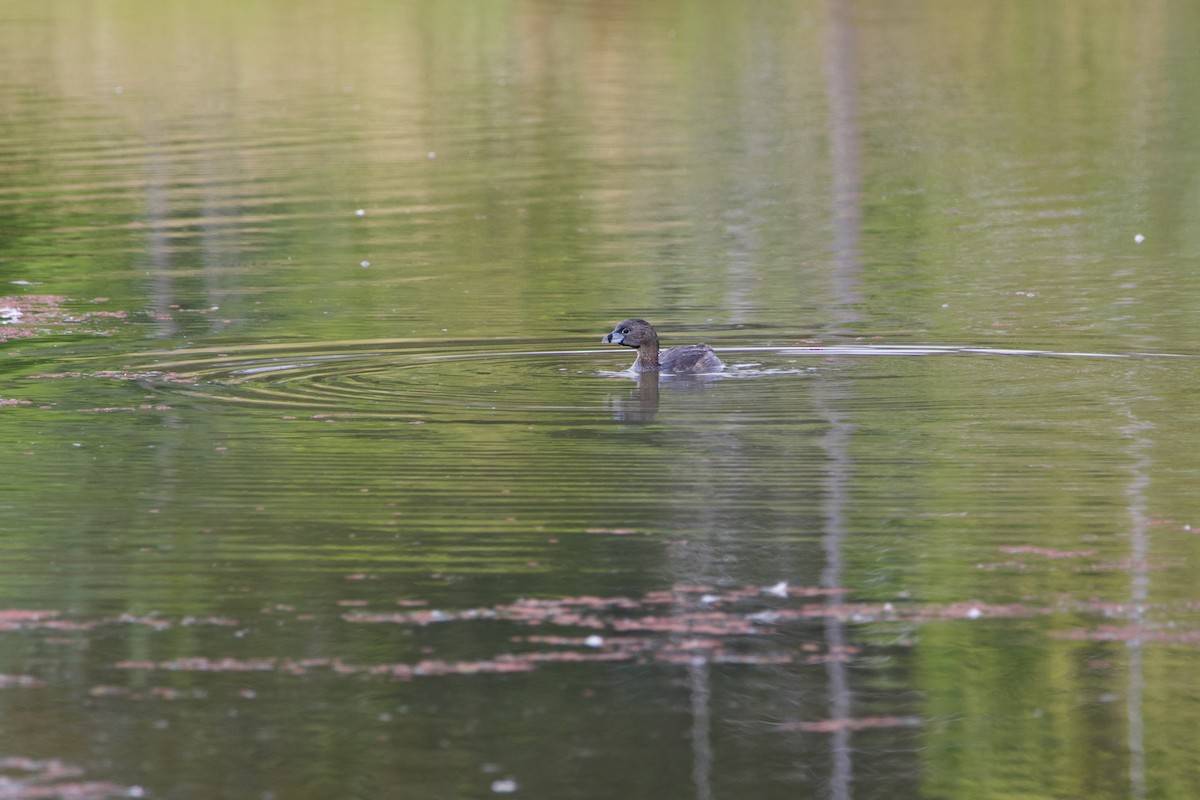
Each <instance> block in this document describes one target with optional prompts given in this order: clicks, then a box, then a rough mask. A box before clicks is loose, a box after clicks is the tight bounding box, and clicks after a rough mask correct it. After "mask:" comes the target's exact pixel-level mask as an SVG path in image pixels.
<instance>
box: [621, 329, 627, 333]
mask: <svg viewBox="0 0 1200 800" xmlns="http://www.w3.org/2000/svg"><path fill="white" fill-rule="evenodd" d="M621 333H629V328H621Z"/></svg>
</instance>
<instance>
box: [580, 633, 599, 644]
mask: <svg viewBox="0 0 1200 800" xmlns="http://www.w3.org/2000/svg"><path fill="white" fill-rule="evenodd" d="M583 643H584V644H586V645H587V646H588V647H603V646H604V637H603V636H597V635H596V634H594V633H593V634H592V635H591V636H589V637H587V638H586V639H584V640H583Z"/></svg>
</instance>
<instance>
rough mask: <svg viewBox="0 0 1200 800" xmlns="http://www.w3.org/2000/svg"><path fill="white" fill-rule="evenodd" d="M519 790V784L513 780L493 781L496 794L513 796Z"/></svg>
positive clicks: (493, 789)
mask: <svg viewBox="0 0 1200 800" xmlns="http://www.w3.org/2000/svg"><path fill="white" fill-rule="evenodd" d="M516 790H517V782H516V781H514V780H512V779H511V778H505V779H503V780H499V781H492V791H493V792H495V793H496V794H512V793H513V792H515V791H516Z"/></svg>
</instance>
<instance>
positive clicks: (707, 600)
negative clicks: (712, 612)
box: [700, 594, 721, 606]
mask: <svg viewBox="0 0 1200 800" xmlns="http://www.w3.org/2000/svg"><path fill="white" fill-rule="evenodd" d="M720 599H721V598H720V597H719V596H718V595H715V594H702V595H700V603H701V605H706V606H710V605H712V604H713V603H715V602H717V601H718V600H720Z"/></svg>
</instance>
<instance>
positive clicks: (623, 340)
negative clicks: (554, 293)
mask: <svg viewBox="0 0 1200 800" xmlns="http://www.w3.org/2000/svg"><path fill="white" fill-rule="evenodd" d="M600 341H602V342H607V343H608V344H619V345H622V346H623V347H632V348H634V349H636V350H637V360H636V361H634V362H633V367H631V369H633V371H634V372H676V373H679V372H690V373H697V372H717V371H718V370H720V369H722V368H723V367H724V366H725V365H724V364H722V363H721V359H719V358H717V354H716V353H714V352H713V349H712V348H711V347H709V346H708V345H706V344H685V345H680V346H679V347H672V348H671V349H670V350H668V351H666V352H665V353H663V354H662V356H661V357H660V356H659V354H658V334H657V333H655V332H654V328H652V327H651V326H650V323H649V322H646V320H644V319H627V320H625V321H624V322H619V323H617V326H616V327H615V328H613V331H612V333H610V334H608V335H607V336H605V337H604V338H603V339H601V340H600Z"/></svg>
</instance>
